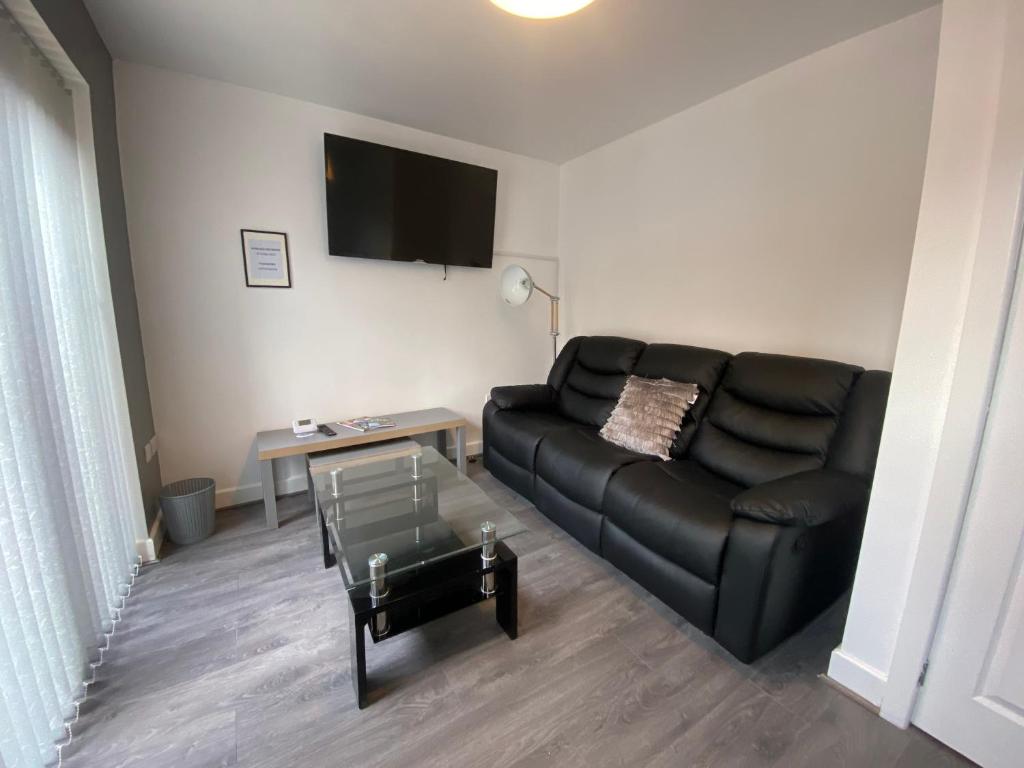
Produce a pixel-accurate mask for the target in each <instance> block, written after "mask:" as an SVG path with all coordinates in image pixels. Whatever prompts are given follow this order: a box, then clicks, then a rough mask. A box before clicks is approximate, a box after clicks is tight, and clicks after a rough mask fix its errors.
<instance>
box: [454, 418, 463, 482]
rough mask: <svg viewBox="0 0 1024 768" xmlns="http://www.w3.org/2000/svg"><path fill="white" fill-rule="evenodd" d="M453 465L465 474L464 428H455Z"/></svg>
mask: <svg viewBox="0 0 1024 768" xmlns="http://www.w3.org/2000/svg"><path fill="white" fill-rule="evenodd" d="M455 466H456V467H458V468H459V472H461V473H462V474H466V428H465V427H456V428H455Z"/></svg>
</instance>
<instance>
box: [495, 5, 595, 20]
mask: <svg viewBox="0 0 1024 768" xmlns="http://www.w3.org/2000/svg"><path fill="white" fill-rule="evenodd" d="M491 2H492V3H494V4H495V5H496V6H498V7H499V8H501V10H503V11H508V12H509V13H512V14H515V15H516V16H523V17H525V18H527V19H557V18H558V17H559V16H568V15H569V14H570V13H576V11H579V10H581V9H583V8H586V7H587V6H588V5H590V4H591V3H592V2H594V0H491Z"/></svg>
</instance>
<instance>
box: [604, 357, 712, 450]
mask: <svg viewBox="0 0 1024 768" xmlns="http://www.w3.org/2000/svg"><path fill="white" fill-rule="evenodd" d="M699 393H700V389H699V387H698V386H697V385H696V384H685V383H682V382H678V381H672V380H671V379H645V378H643V377H642V376H630V377H629V378H628V379H627V380H626V386H625V387H623V389H622V394H621V395H619V402H618V403H616V405H615V409H614V410H613V411H612V415H611V416H609V417H608V421H607V422H605V425H604V427H602V428H601V437H603V438H604V439H605V440H607V441H608V442H610V443H615V445H619V446H622V447H623V448H628V449H629V450H631V451H636V452H637V453H646V454H648V455H651V456H657V457H658V458H660V459H662V460H663V461H668V460H669V458H670V457H669V454H668V452H669V448H671V446H672V441H673V440H675V439H676V435H678V434H679V429H680V427H681V426H682V422H683V416H685V415H686V412H687V411H689V410H690V406H691V405H693V403H694V402H695V401H696V399H697V395H698V394H699Z"/></svg>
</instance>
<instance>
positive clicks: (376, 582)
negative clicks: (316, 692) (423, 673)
mask: <svg viewBox="0 0 1024 768" xmlns="http://www.w3.org/2000/svg"><path fill="white" fill-rule="evenodd" d="M376 450H377V451H378V452H380V454H379V457H375V456H374V455H372V454H371V455H360V454H359V452H358V449H355V450H353V451H349V452H337V453H334V454H320V455H318V456H314V457H311V458H310V482H311V488H312V490H313V492H314V496H315V504H316V511H317V518H318V520H319V524H320V530H321V535H322V540H323V556H324V567H325V568H331V567H332V566H334V565H337V567H338V570H340V571H341V577H342V580H343V582H344V585H345V590H346V592H347V594H348V602H349V627H350V630H351V631H350V635H351V657H352V684H353V687H354V688H355V693H356V700H357V702H358V704H359V708H360V709H362V708H364V707H366V706H367V703H368V699H367V692H368V688H367V680H366V634H367V632H368V633H369V636H370V639H371V640H372V641H373V642H374V643H379V642H382V641H383V640H387V639H388V638H391V637H395V636H396V635H399V634H401V633H402V632H405V631H407V630H410V629H413V628H415V627H418V626H421V625H423V624H426V623H427V622H429V621H432V620H434V619H437V618H440V617H441V616H445V615H447V614H449V613H452V612H453V611H457V610H459V609H461V608H465V607H467V606H470V605H473V604H475V603H478V602H480V601H482V600H489V599H493V600H494V604H495V613H496V617H497V620H498V624H499V625H500V626H501V627H502V628H503V629H504V630H505V632H506V633H507V634H508V636H509V637H510V638H512V639H513V640H514V639H515V637H516V634H517V610H516V605H517V594H516V592H517V585H516V575H517V572H516V567H517V563H516V556H515V553H513V552H512V550H510V549H509V548H508V547H507V546H506V545H505V541H506V540H507V539H509V538H510V537H512V536H515V535H517V534H519V533H523V532H524V531H525V530H526V528H525V527H524V526H523V525H522V523H520V522H519V521H518V520H517V519H516V518H515V517H513V516H512V515H511V514H510V513H509V512H508V511H506V510H504V509H502V508H501V507H499V506H498V505H497V504H495V503H494V502H493V501H491V500H490V498H488V496H487V495H486V494H485V493H484V492H483V491H482V490H481V489H480V488H479V487H477V485H476V484H475V483H474V482H473V481H472V480H470V479H469V478H468V477H466V476H465V475H464V474H462V473H461V472H459V471H458V470H457V469H456V468H455V466H454V465H452V464H451V463H450V462H449V461H448V460H447V459H445V458H444V457H442V456H441V454H439V453H438V452H437V451H436V450H434V449H433V448H430V447H425V446H420V445H418V444H415V443H413V442H412V441H409V440H403V441H395V445H394V450H390V452H389V450H388V447H387V446H384V448H383V449H381V448H378V449H376Z"/></svg>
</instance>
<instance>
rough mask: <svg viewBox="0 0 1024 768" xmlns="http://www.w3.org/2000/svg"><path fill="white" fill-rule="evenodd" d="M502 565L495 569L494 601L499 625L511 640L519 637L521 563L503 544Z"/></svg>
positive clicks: (500, 549)
mask: <svg viewBox="0 0 1024 768" xmlns="http://www.w3.org/2000/svg"><path fill="white" fill-rule="evenodd" d="M497 549H498V550H499V552H500V557H501V559H502V561H503V562H502V564H501V565H500V566H499V567H498V568H497V569H495V580H496V582H497V585H496V586H497V590H498V594H497V596H496V597H495V600H494V615H495V617H496V618H497V619H498V625H499V626H500V627H501V628H502V629H504V630H505V634H506V635H508V637H509V639H510V640H515V639H516V638H517V637H518V636H519V586H518V582H519V561H518V559H517V558H516V556H515V554H514V553H513V552H512V550H510V549H509V548H508V547H506V546H505V545H504V544H502V543H500V542H499V543H498V544H497Z"/></svg>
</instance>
